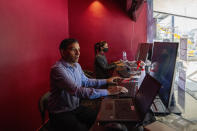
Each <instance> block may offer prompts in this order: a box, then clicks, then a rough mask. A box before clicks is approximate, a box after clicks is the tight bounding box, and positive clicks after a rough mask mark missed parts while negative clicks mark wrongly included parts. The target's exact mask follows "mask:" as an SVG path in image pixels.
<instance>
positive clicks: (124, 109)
mask: <svg viewBox="0 0 197 131" xmlns="http://www.w3.org/2000/svg"><path fill="white" fill-rule="evenodd" d="M132 106H133V102H132V100H131V99H129V100H128V101H125V100H115V114H116V117H117V118H119V119H127V118H128V117H130V116H131V117H132V115H133V113H134V112H133V111H132Z"/></svg>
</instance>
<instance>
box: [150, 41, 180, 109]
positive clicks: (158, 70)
mask: <svg viewBox="0 0 197 131" xmlns="http://www.w3.org/2000/svg"><path fill="white" fill-rule="evenodd" d="M177 50H178V43H175V42H155V43H154V47H153V56H152V63H151V69H150V75H151V76H153V77H154V78H155V79H156V80H158V81H159V82H160V83H161V84H162V88H161V89H160V91H159V97H160V99H161V100H162V102H163V104H164V105H165V106H166V107H167V108H168V107H169V105H170V104H173V102H174V100H173V101H171V102H172V103H170V99H171V95H172V94H173V92H172V83H173V76H174V70H175V64H176V57H177Z"/></svg>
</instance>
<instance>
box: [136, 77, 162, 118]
mask: <svg viewBox="0 0 197 131" xmlns="http://www.w3.org/2000/svg"><path fill="white" fill-rule="evenodd" d="M160 88H161V84H160V83H159V82H158V81H157V80H156V79H154V78H153V77H152V76H150V75H149V74H146V76H145V78H144V80H143V81H142V84H141V86H140V88H139V90H138V92H137V94H136V96H135V102H136V106H137V108H138V109H139V111H140V113H141V114H142V116H144V115H143V114H146V113H147V111H148V110H149V109H150V106H151V104H152V102H153V100H154V99H155V96H156V95H157V94H158V92H159V89H160Z"/></svg>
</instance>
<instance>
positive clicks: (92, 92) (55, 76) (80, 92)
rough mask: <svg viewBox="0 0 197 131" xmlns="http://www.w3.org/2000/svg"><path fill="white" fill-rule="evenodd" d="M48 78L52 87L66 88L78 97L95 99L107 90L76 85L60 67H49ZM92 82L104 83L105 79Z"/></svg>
mask: <svg viewBox="0 0 197 131" xmlns="http://www.w3.org/2000/svg"><path fill="white" fill-rule="evenodd" d="M50 79H51V83H50V84H51V85H52V86H53V87H55V88H59V89H62V90H66V91H67V92H68V93H69V94H71V95H73V96H77V97H80V98H89V99H95V98H99V97H102V96H107V95H108V91H107V90H106V89H94V88H86V87H81V86H78V85H77V84H75V83H74V81H72V79H71V78H70V77H69V75H68V74H67V73H65V71H64V69H63V68H60V67H56V68H52V69H51V74H50ZM87 83H88V82H87ZM89 83H91V82H89ZM89 83H88V84H89ZM93 83H100V84H104V83H106V81H102V80H101V81H100V82H93ZM86 85H87V84H86Z"/></svg>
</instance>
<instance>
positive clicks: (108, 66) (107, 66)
mask: <svg viewBox="0 0 197 131" xmlns="http://www.w3.org/2000/svg"><path fill="white" fill-rule="evenodd" d="M96 61H97V63H98V66H100V67H101V68H102V69H104V70H110V69H113V68H115V67H116V65H115V64H114V63H112V64H108V63H106V62H105V61H104V58H103V57H101V56H97V57H96Z"/></svg>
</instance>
